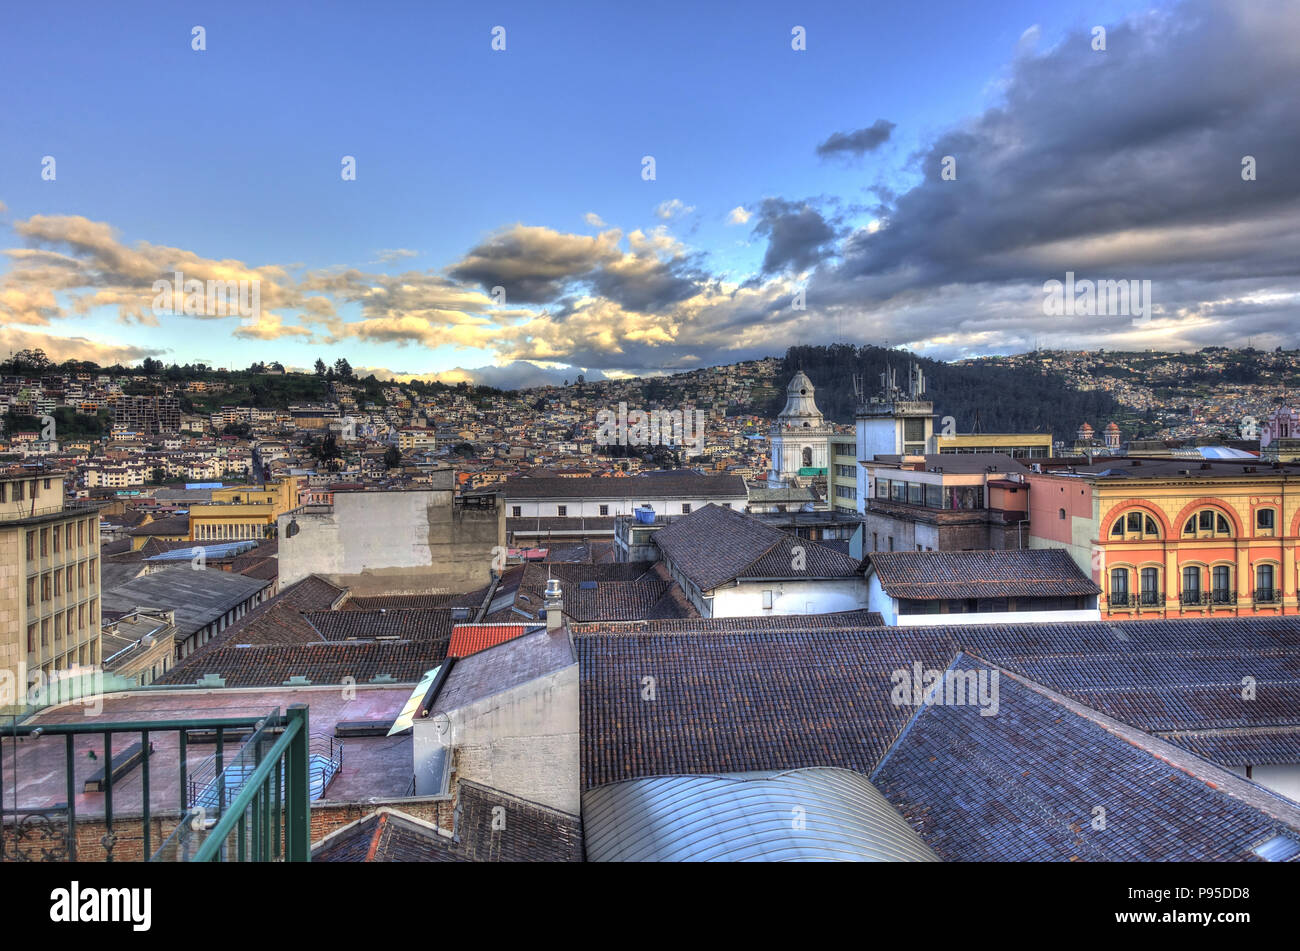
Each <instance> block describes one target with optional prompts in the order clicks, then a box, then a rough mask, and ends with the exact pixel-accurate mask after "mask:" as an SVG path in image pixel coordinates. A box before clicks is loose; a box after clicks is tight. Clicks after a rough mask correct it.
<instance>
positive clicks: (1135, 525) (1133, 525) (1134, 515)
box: [1127, 512, 1142, 532]
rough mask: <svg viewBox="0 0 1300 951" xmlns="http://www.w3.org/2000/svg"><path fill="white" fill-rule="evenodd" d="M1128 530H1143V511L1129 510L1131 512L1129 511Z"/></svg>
mask: <svg viewBox="0 0 1300 951" xmlns="http://www.w3.org/2000/svg"><path fill="white" fill-rule="evenodd" d="M1127 530H1128V531H1130V532H1141V531H1142V513H1141V512H1129V513H1128V525H1127Z"/></svg>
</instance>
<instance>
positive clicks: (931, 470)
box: [858, 454, 1029, 553]
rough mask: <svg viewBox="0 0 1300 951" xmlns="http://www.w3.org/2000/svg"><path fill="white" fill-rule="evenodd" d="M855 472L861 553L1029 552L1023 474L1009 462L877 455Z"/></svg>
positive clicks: (1024, 471)
mask: <svg viewBox="0 0 1300 951" xmlns="http://www.w3.org/2000/svg"><path fill="white" fill-rule="evenodd" d="M861 468H862V481H861V486H862V488H861V490H860V491H861V497H860V498H859V499H858V502H859V504H860V505H861V511H862V522H863V525H862V529H863V540H862V546H863V552H864V553H866V552H873V551H885V552H889V551H983V550H989V549H1010V548H1027V547H1029V531H1028V521H1027V519H1028V518H1029V515H1028V512H1027V509H1028V502H1027V497H1028V495H1029V486H1028V484H1027V483H1026V482H1025V481H1024V479H1025V477H1026V476H1027V475H1029V470H1028V469H1026V468H1025V467H1024V466H1023V465H1021V464H1020V462H1019V461H1017V460H1015V459H1012V458H1011V457H1010V456H1004V455H999V454H986V455H947V456H941V455H928V456H877V457H876V458H875V459H873V460H870V461H866V462H863V463H862V467H861Z"/></svg>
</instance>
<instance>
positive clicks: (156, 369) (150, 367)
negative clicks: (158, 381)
mask: <svg viewBox="0 0 1300 951" xmlns="http://www.w3.org/2000/svg"><path fill="white" fill-rule="evenodd" d="M162 369H163V362H162V361H161V360H155V359H154V358H153V357H145V358H144V360H143V361H142V362H141V363H140V371H141V372H142V373H144V375H145V376H154V375H155V374H158V373H161V372H162Z"/></svg>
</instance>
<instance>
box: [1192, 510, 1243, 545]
mask: <svg viewBox="0 0 1300 951" xmlns="http://www.w3.org/2000/svg"><path fill="white" fill-rule="evenodd" d="M1183 534H1184V535H1193V536H1195V537H1196V538H1231V537H1232V526H1231V525H1230V524H1229V523H1228V520H1227V518H1225V517H1224V516H1223V515H1222V514H1221V513H1219V512H1216V511H1214V509H1201V510H1200V511H1199V512H1197V513H1196V514H1195V515H1193V516H1192V517H1191V518H1189V519H1188V520H1187V522H1186V523H1185V524H1184V525H1183Z"/></svg>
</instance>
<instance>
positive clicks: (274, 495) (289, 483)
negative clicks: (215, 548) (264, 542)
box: [189, 476, 299, 541]
mask: <svg viewBox="0 0 1300 951" xmlns="http://www.w3.org/2000/svg"><path fill="white" fill-rule="evenodd" d="M298 504H299V503H298V480H297V478H296V477H294V476H288V477H286V478H285V479H282V480H280V481H279V482H272V483H271V484H270V485H268V486H266V487H265V488H260V489H259V488H256V487H254V486H230V487H229V488H224V489H214V490H213V492H212V499H211V501H209V502H206V503H200V504H198V505H192V506H190V512H189V532H190V538H191V539H193V540H195V541H238V540H240V539H249V538H252V539H256V538H269V537H271V536H272V535H273V534H274V530H275V522H276V519H278V518H279V517H280V516H281V515H283V514H284V513H285V512H288V511H289V510H290V509H293V508H296V507H297V506H298Z"/></svg>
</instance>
